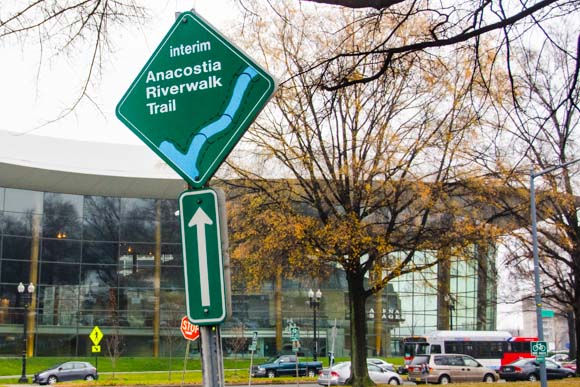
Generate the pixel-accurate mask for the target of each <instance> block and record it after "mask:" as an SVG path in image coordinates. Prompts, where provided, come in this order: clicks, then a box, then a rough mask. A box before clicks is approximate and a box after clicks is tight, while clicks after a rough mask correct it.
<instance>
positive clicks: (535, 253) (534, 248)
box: [530, 159, 580, 387]
mask: <svg viewBox="0 0 580 387" xmlns="http://www.w3.org/2000/svg"><path fill="white" fill-rule="evenodd" d="M578 161H580V159H576V160H572V161H569V162H567V163H564V164H559V165H555V166H553V167H551V168H547V169H544V170H542V171H540V172H534V169H533V168H532V169H531V170H530V209H531V218H532V219H531V220H532V254H533V256H534V284H535V293H536V294H535V301H536V325H537V328H538V340H539V341H544V322H543V320H542V293H541V288H540V259H539V254H538V226H537V216H536V187H535V185H534V179H535V178H536V177H539V176H543V175H545V174H547V173H550V172H552V171H555V170H556V169H560V168H564V167H566V166H568V165H570V164H573V163H576V162H578ZM540 385H541V387H547V385H548V382H547V375H546V363H545V362H541V363H540Z"/></svg>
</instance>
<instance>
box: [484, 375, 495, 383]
mask: <svg viewBox="0 0 580 387" xmlns="http://www.w3.org/2000/svg"><path fill="white" fill-rule="evenodd" d="M483 381H484V382H485V383H493V382H495V377H494V376H493V375H492V374H485V376H484V377H483Z"/></svg>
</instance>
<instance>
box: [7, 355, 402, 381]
mask: <svg viewBox="0 0 580 387" xmlns="http://www.w3.org/2000/svg"><path fill="white" fill-rule="evenodd" d="M69 360H80V361H88V362H90V363H92V364H93V365H97V368H98V371H99V373H100V377H99V382H98V383H96V384H106V385H109V386H110V385H129V384H164V383H165V384H180V383H181V380H182V378H183V377H184V381H185V383H188V384H191V383H201V378H202V375H201V362H200V359H199V357H196V358H190V359H188V361H187V364H186V372H185V374H184V372H183V368H184V361H183V358H173V359H169V358H147V357H121V358H119V359H118V360H117V361H116V363H115V366H114V367H113V364H112V361H111V359H110V358H108V357H99V358H98V362H97V361H95V357H94V356H93V357H78V358H70V357H66V358H64V357H32V358H29V359H28V360H27V363H26V364H27V367H26V374H27V375H29V376H31V375H32V374H34V373H36V372H38V371H41V370H44V369H47V368H50V367H52V366H54V365H56V364H58V363H61V362H64V361H69ZM265 360H266V359H265V358H256V359H254V365H256V364H260V363H263V362H265ZM304 360H306V361H309V360H312V358H304ZM319 360H321V361H322V362H323V365H324V366H327V365H328V359H326V358H320V359H319ZM343 360H349V359H337V360H336V361H343ZM386 360H387V361H390V362H392V363H394V364H402V359H400V358H394V359H386ZM249 368H250V359H249V358H248V357H245V358H238V359H234V358H225V359H224V369H225V378H226V381H227V382H228V383H247V382H248V378H249ZM21 372H22V360H21V358H18V357H11V358H2V357H0V376H8V375H20V373H21ZM303 379H304V380H311V379H308V378H303ZM17 380H18V378H17V377H16V378H9V379H0V385H2V384H14V383H16V382H17ZM288 380H293V381H296V379H295V378H276V380H275V381H276V382H280V383H282V382H284V381H288ZM260 381H267V382H268V383H270V382H272V381H271V380H268V379H254V383H259V382H260Z"/></svg>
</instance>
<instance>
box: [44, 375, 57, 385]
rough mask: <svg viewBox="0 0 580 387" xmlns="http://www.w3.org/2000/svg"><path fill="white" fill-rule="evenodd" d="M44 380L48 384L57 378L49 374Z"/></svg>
mask: <svg viewBox="0 0 580 387" xmlns="http://www.w3.org/2000/svg"><path fill="white" fill-rule="evenodd" d="M46 382H47V383H48V384H54V383H56V382H58V378H57V377H56V376H54V375H50V376H49V377H48V379H46Z"/></svg>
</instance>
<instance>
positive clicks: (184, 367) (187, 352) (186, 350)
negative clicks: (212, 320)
mask: <svg viewBox="0 0 580 387" xmlns="http://www.w3.org/2000/svg"><path fill="white" fill-rule="evenodd" d="M190 343H191V341H189V340H187V344H185V356H184V357H183V373H182V374H181V387H183V384H184V383H185V370H186V369H187V358H188V357H189V344H190Z"/></svg>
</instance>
